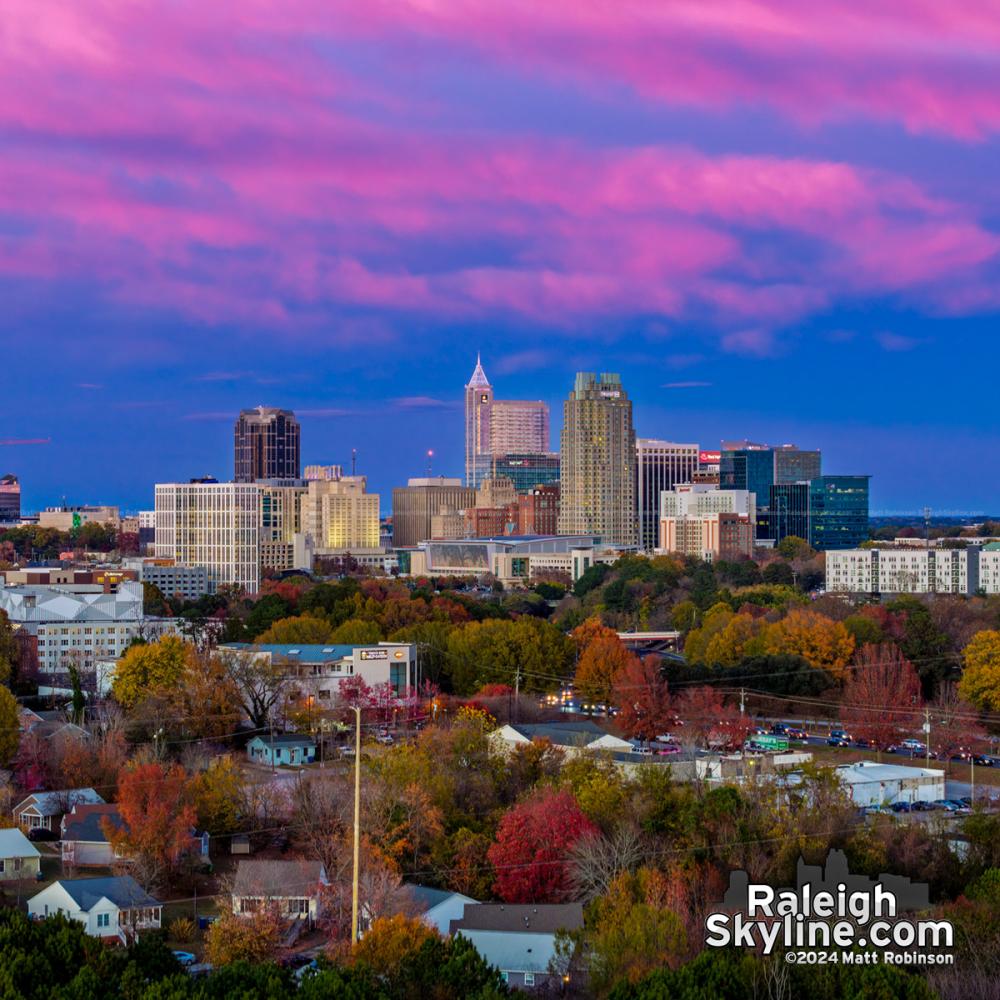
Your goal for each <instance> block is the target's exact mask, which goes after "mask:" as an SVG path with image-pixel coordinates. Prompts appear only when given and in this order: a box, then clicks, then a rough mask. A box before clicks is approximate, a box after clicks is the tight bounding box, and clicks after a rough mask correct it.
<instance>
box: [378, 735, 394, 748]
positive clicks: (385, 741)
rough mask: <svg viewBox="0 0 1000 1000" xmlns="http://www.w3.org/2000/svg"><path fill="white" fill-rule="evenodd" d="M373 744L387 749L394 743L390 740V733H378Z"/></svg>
mask: <svg viewBox="0 0 1000 1000" xmlns="http://www.w3.org/2000/svg"><path fill="white" fill-rule="evenodd" d="M375 742H376V743H381V744H382V745H383V746H387V747H389V746H392V744H393V743H395V742H396V741H395V740H394V739H393V738H392V733H379V734H378V736H376V737H375Z"/></svg>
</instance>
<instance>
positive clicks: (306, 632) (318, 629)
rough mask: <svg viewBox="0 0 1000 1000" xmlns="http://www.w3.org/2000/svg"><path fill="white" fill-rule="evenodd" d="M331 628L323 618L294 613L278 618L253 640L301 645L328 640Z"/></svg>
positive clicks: (264, 643)
mask: <svg viewBox="0 0 1000 1000" xmlns="http://www.w3.org/2000/svg"><path fill="white" fill-rule="evenodd" d="M332 633H333V629H331V628H330V623H329V622H328V621H327V620H326V619H325V618H318V617H316V616H315V615H311V614H304V615H295V616H293V617H291V618H279V619H278V621H276V622H275V623H274V624H273V625H271V627H270V628H268V629H266V630H265V631H264V632H261V634H260V635H259V636H257V639H256V640H255V641H256V642H258V643H259V644H260V645H267V644H270V643H302V644H303V645H308V644H310V643H313V644H321V643H327V642H330V638H331V635H332Z"/></svg>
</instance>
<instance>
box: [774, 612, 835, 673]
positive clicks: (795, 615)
mask: <svg viewBox="0 0 1000 1000" xmlns="http://www.w3.org/2000/svg"><path fill="white" fill-rule="evenodd" d="M764 651H765V652H767V653H772V654H780V653H790V654H792V655H794V656H801V657H802V658H803V659H805V660H806V661H808V663H809V665H810V666H812V667H816V668H818V669H820V670H827V671H829V672H830V673H831V674H832V675H833V676H834V678H836V679H837V680H842V679H843V678H844V675H845V672H846V670H847V665H848V664H849V663H850V662H851V654H852V653H853V652H854V637H853V636H852V635H851V633H850V632H848V630H847V629H846V628H845V626H844V624H843V622H835V621H831V619H829V618H827V617H826V616H825V615H821V614H818V613H817V612H815V611H808V610H804V609H802V608H795V609H794V610H792V611H789V612H788V614H787V615H786V616H785V617H784V618H782V619H781V621H778V622H775V623H774V624H773V625H771V626H769V627H768V629H767V631H766V633H765V636H764Z"/></svg>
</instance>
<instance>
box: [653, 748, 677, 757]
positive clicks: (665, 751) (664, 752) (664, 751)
mask: <svg viewBox="0 0 1000 1000" xmlns="http://www.w3.org/2000/svg"><path fill="white" fill-rule="evenodd" d="M656 752H657V753H658V754H659V755H660V756H661V757H670V756H672V755H673V754H675V753H680V752H681V748H680V747H678V746H665V747H660V749H659V750H657V751H656Z"/></svg>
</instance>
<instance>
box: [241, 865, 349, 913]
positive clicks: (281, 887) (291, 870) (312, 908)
mask: <svg viewBox="0 0 1000 1000" xmlns="http://www.w3.org/2000/svg"><path fill="white" fill-rule="evenodd" d="M329 884H330V882H329V879H327V877H326V869H325V868H324V867H323V864H322V862H320V861H305V860H288V861H285V860H277V861H269V860H261V861H257V860H254V861H240V862H239V863H238V864H237V866H236V879H235V881H234V882H233V913H235V914H237V915H239V914H243V913H255V912H256V911H257V910H259V909H260V908H261V906H265V905H272V904H273V905H275V906H277V908H278V912H279V914H280V915H281V916H282V917H285V918H287V919H289V920H307V921H308V922H309V924H310V925H312V924H314V923H315V922H316V919H317V917H319V915H320V912H321V910H322V902H321V900H320V893H321V891H322V888H323V886H326V885H329Z"/></svg>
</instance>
